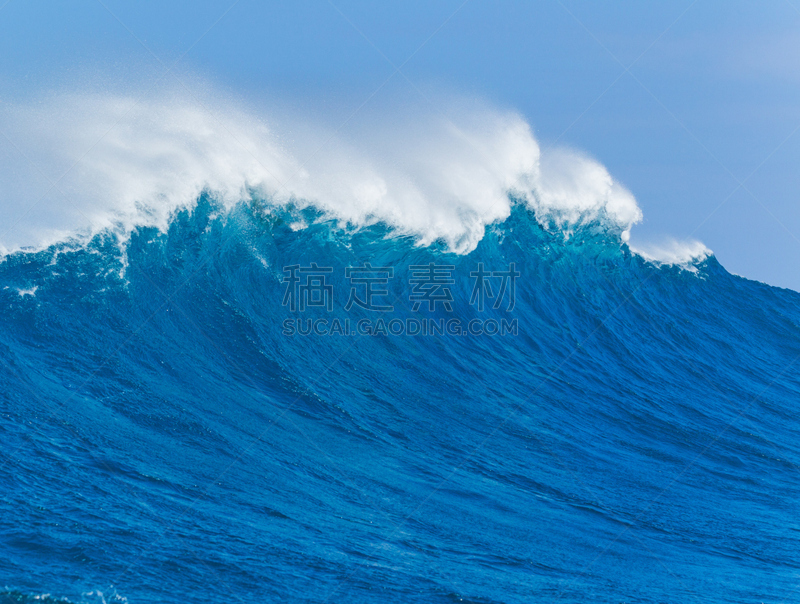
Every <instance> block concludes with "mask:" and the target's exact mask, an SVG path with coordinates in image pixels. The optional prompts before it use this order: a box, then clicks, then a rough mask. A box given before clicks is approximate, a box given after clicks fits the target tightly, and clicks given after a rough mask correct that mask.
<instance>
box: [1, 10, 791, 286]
mask: <svg viewBox="0 0 800 604" xmlns="http://www.w3.org/2000/svg"><path fill="white" fill-rule="evenodd" d="M4 1H5V0H0V6H2V8H0V57H2V59H0V86H2V88H3V89H4V90H3V91H2V92H0V99H3V98H11V97H17V96H20V95H28V94H30V93H35V92H36V91H41V90H42V89H46V88H47V87H48V86H52V85H53V83H54V82H61V83H64V82H69V81H70V79H81V78H87V77H90V76H87V74H91V73H92V72H93V70H97V72H98V73H99V72H103V73H109V71H111V72H113V73H114V75H115V76H116V77H118V78H122V79H124V78H125V77H126V74H127V73H128V72H130V73H134V72H135V73H136V81H137V82H142V81H147V78H153V79H155V78H157V77H159V75H161V74H163V72H164V65H165V64H166V65H171V64H172V63H173V62H174V61H176V60H180V63H178V65H177V67H176V68H175V72H174V73H175V74H176V75H179V74H181V73H187V72H189V73H200V74H203V75H204V76H206V77H208V78H210V79H212V80H213V81H214V82H216V83H217V85H219V86H222V87H223V88H225V89H226V90H228V91H230V92H231V93H232V94H234V95H239V96H241V97H243V98H247V99H258V98H266V97H280V98H282V99H284V100H285V99H294V101H295V102H297V103H301V104H303V105H307V106H308V107H311V108H314V109H315V110H326V111H328V112H329V113H330V114H331V115H333V119H342V120H344V118H345V117H347V116H348V115H350V114H351V113H352V112H353V111H354V110H355V109H357V108H358V107H359V106H361V105H362V104H363V103H364V102H365V101H367V100H368V99H369V100H368V101H367V103H368V105H377V106H379V105H380V104H381V103H386V102H387V100H389V99H390V97H392V96H394V97H398V96H403V95H406V96H407V97H409V98H410V97H413V96H415V95H418V96H419V97H422V98H423V100H424V97H427V96H428V91H432V90H442V89H445V90H449V91H453V92H456V93H458V94H461V95H467V96H470V95H475V96H479V97H481V98H483V99H487V100H489V101H490V102H492V103H494V104H497V105H500V106H502V107H509V108H513V109H516V110H518V111H519V112H520V113H521V114H522V115H523V116H524V117H525V118H526V119H527V120H528V121H529V122H530V123H531V124H532V126H533V128H534V130H535V133H536V135H537V138H539V140H540V141H541V144H542V145H543V146H545V147H546V146H548V145H550V144H555V143H557V144H559V145H567V146H571V147H575V148H578V149H581V150H583V151H585V152H586V153H588V154H590V155H592V156H594V157H595V158H597V159H598V160H599V161H600V162H602V163H603V164H604V165H606V166H607V167H608V169H609V171H610V172H611V174H612V175H613V176H614V177H615V178H616V179H618V180H619V181H620V182H622V183H623V184H624V185H625V186H626V187H627V188H628V189H630V190H631V191H632V192H633V193H634V195H635V196H636V198H637V200H638V202H639V205H640V206H641V208H642V210H643V212H644V216H645V218H644V222H643V223H642V224H639V225H637V226H636V227H635V229H634V231H633V242H634V243H636V242H637V241H639V242H647V241H651V242H658V241H659V240H661V239H663V238H666V237H674V238H678V239H684V238H696V239H699V240H701V241H702V242H703V243H705V244H706V245H707V246H708V247H709V248H711V249H712V250H713V251H714V252H715V254H716V255H717V257H718V259H719V260H720V262H722V264H723V265H724V266H725V267H726V268H727V269H728V270H730V271H731V272H734V273H737V274H740V275H743V276H745V277H749V278H753V279H758V280H761V281H765V282H767V283H770V284H773V285H779V286H783V287H791V288H793V289H795V290H799V291H800V170H798V166H799V165H800V133H798V132H796V130H797V129H798V127H800V0H791V1H789V0H775V1H764V2H736V1H725V2H722V1H707V0H706V1H704V0H697V1H696V2H692V1H691V0H686V1H680V2H679V1H674V2H647V3H644V2H632V1H631V2H614V3H611V2H575V1H572V0H562V1H561V2H558V1H550V0H547V1H542V2H536V1H527V2H521V1H520V2H511V1H494V2H487V1H486V0H467V1H466V2H464V1H463V0H452V1H451V0H448V1H435V0H427V1H426V2H417V1H415V0H404V1H403V2H357V1H351V0H335V2H328V1H327V0H313V1H311V0H299V1H296V2H290V3H285V2H280V3H279V2H256V1H253V0H240V1H239V2H236V3H234V2H233V1H232V0H224V1H207V0H196V1H194V2H163V1H159V2H152V1H138V2H119V1H117V0H102V2H100V1H98V0H74V1H71V2H64V3H55V2H42V1H36V0H8V1H7V2H5V4H3V2H4ZM156 57H157V59H156ZM398 68H399V69H398ZM169 77H172V75H170V76H169ZM387 80H388V81H387ZM190 85H194V84H191V82H190ZM376 91H377V92H376ZM365 115H366V111H365ZM358 120H359V114H358V113H357V114H356V115H355V116H354V117H353V119H352V121H351V122H350V123H349V124H348V126H347V127H353V128H358V126H359V124H358Z"/></svg>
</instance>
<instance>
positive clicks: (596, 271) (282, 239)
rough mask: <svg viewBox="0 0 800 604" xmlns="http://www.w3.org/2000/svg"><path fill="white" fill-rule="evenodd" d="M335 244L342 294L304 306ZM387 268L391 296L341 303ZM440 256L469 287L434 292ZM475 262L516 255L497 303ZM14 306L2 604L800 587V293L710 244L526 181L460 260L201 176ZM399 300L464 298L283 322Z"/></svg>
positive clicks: (27, 270) (14, 292)
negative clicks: (537, 193)
mask: <svg viewBox="0 0 800 604" xmlns="http://www.w3.org/2000/svg"><path fill="white" fill-rule="evenodd" d="M300 220H302V221H303V222H304V223H305V225H306V227H305V228H299V229H298V228H297V226H296V225H295V223H296V222H297V221H300ZM776 261H779V260H776ZM312 263H316V264H317V266H318V267H326V268H327V267H329V268H331V269H332V271H331V272H330V273H329V274H328V277H327V281H326V282H325V283H326V284H327V283H329V284H330V285H331V287H332V289H331V290H329V293H330V295H331V301H332V305H331V306H332V308H331V310H330V311H328V310H327V308H325V307H319V306H315V305H313V304H308V305H307V306H306V308H305V309H303V310H300V308H299V306H298V307H297V308H296V309H295V310H294V311H292V309H291V305H290V304H284V302H286V301H287V298H286V294H287V287H288V288H291V287H292V286H293V284H292V283H291V282H286V281H284V279H286V278H287V272H285V271H284V268H285V267H288V266H293V265H296V266H300V267H310V266H312ZM365 263H370V264H371V266H372V267H391V268H392V271H393V274H392V278H391V279H388V281H387V284H386V285H379V287H385V288H386V289H387V293H386V294H384V295H382V296H381V297H380V301H381V302H383V303H385V304H389V303H391V306H393V310H392V311H391V312H384V313H380V312H376V311H375V310H369V309H365V308H362V307H360V306H359V305H358V304H354V305H352V306H351V307H350V308H349V309H345V307H346V303H347V302H348V299H349V296H350V293H351V283H350V282H349V281H348V280H347V279H346V278H345V269H346V268H347V267H352V266H363V265H364V264H365ZM431 263H433V264H434V265H436V266H451V267H452V270H451V271H450V274H451V275H452V281H453V283H451V284H447V285H446V287H447V289H449V291H450V292H451V293H452V297H453V300H452V304H451V308H452V310H451V311H448V310H447V309H446V308H445V304H444V303H443V301H442V300H439V301H438V302H437V303H435V304H433V309H430V308H429V306H428V304H427V303H423V304H422V305H421V306H420V308H418V309H417V310H416V311H414V310H413V299H412V297H411V296H412V294H413V292H414V289H413V288H414V285H413V284H411V283H409V276H410V275H411V274H412V273H413V272H414V270H415V269H414V268H412V267H419V266H426V265H428V266H429V265H430V264H431ZM480 264H482V265H483V267H485V269H486V270H489V271H499V272H502V271H507V270H509V267H510V266H512V265H513V267H514V268H515V270H517V271H518V272H519V277H518V278H516V280H515V283H514V285H515V291H514V292H512V291H511V290H510V287H508V288H507V289H506V290H505V291H504V292H503V300H502V304H500V305H499V307H497V308H495V303H494V302H495V301H496V300H497V299H498V298H499V296H500V293H501V292H500V287H499V285H500V283H501V281H500V280H498V279H497V278H494V280H493V281H492V284H493V285H492V287H493V289H492V290H491V293H492V294H493V295H494V297H493V298H487V301H486V305H485V307H484V309H483V310H482V311H481V310H479V308H478V306H477V304H470V300H471V298H472V297H473V294H474V293H475V292H474V291H473V290H474V283H475V277H474V276H471V273H475V271H476V270H477V267H478V266H479V265H480ZM289 274H291V273H289ZM507 285H510V284H507ZM444 287H445V286H444V285H440V286H439V287H438V288H434V289H428V290H425V289H424V288H423V290H421V291H428V292H429V293H430V292H433V291H434V290H435V291H438V292H440V293H441V292H443V291H444V289H442V288H444ZM292 293H295V292H292ZM512 293H513V307H512V308H511V309H509V306H510V303H511V298H512ZM0 312H1V313H2V314H1V315H0V316H1V317H2V320H0V604H12V603H14V604H17V603H19V604H30V603H32V602H35V601H36V602H44V603H51V604H55V603H59V604H62V603H63V604H67V603H69V602H74V603H78V602H87V603H97V604H101V603H106V602H107V603H109V604H110V603H111V602H120V603H122V602H128V603H130V604H139V603H142V604H144V603H155V602H175V603H178V602H180V603H192V602H197V603H220V604H223V603H224V604H230V603H232V602H354V603H361V602H426V603H437V602H442V603H445V602H473V603H485V604H489V603H509V604H510V603H523V602H526V603H527V602H563V603H565V604H566V603H573V602H574V603H577V602H581V603H584V602H614V603H620V602H628V603H633V602H703V603H706V602H720V603H722V602H725V603H738V602H741V603H745V602H755V603H758V602H770V603H772V602H774V603H778V602H798V601H800V556H799V555H798V552H800V513H799V512H800V505H799V504H800V471H798V463H800V451H798V445H800V421H798V413H797V408H798V405H800V379H798V375H799V373H798V370H799V369H800V367H799V366H798V362H799V361H800V294H797V293H795V292H793V291H789V290H782V289H778V288H774V287H770V286H767V285H764V284H761V283H757V282H754V281H749V280H747V279H743V278H740V277H737V276H735V275H732V274H730V273H728V272H727V271H726V270H725V269H724V268H723V267H722V266H721V265H720V264H719V263H718V262H717V260H716V258H715V257H714V256H709V257H707V258H703V259H699V260H697V261H696V262H695V263H694V264H692V265H689V266H670V265H662V266H659V265H657V264H654V263H652V262H647V261H645V260H644V259H643V258H642V257H641V256H638V255H636V254H634V253H632V252H631V250H630V249H629V248H628V247H627V245H625V244H622V243H621V242H620V241H619V238H618V237H616V236H613V235H611V234H609V233H607V232H606V231H604V229H603V228H602V227H601V226H600V225H599V224H585V225H583V226H582V227H581V228H578V229H576V230H575V232H573V233H572V234H571V235H570V236H569V237H566V236H565V235H564V233H563V232H561V231H559V230H556V229H554V230H552V231H551V230H549V229H547V228H543V227H542V226H541V225H540V224H539V223H538V222H537V221H536V220H535V218H534V216H533V214H532V213H531V212H530V211H529V210H527V209H525V208H524V207H522V206H521V205H517V206H515V207H514V208H513V211H512V214H511V216H510V218H508V220H506V221H505V222H504V223H502V224H499V225H494V226H492V227H490V228H488V229H487V233H486V236H485V237H484V238H483V240H482V241H481V243H480V244H479V246H478V248H477V249H475V250H474V251H472V252H471V253H469V254H465V255H456V254H452V253H448V251H447V250H446V249H445V248H444V247H443V246H441V245H436V244H434V245H432V246H427V247H425V246H419V245H416V242H415V241H414V240H413V239H411V238H409V237H404V236H402V235H400V234H398V233H395V232H392V231H391V230H390V229H388V228H387V227H385V226H382V225H375V226H372V227H369V228H362V229H359V230H352V229H348V228H347V227H345V226H342V225H340V224H338V223H336V222H332V221H328V220H325V219H324V217H323V216H321V215H319V214H317V213H315V212H314V211H312V210H304V211H300V210H292V209H291V208H290V209H286V210H281V211H278V210H275V209H274V208H272V209H270V208H268V207H267V206H266V205H264V204H262V203H259V202H257V201H253V202H252V203H243V204H240V205H239V206H237V207H236V208H235V209H233V210H230V211H229V210H225V209H223V208H221V207H219V206H218V205H217V204H216V203H215V202H214V201H212V199H211V198H209V197H208V196H205V195H204V196H202V197H201V198H200V199H199V200H198V202H197V206H196V207H195V208H193V210H191V211H188V210H186V211H182V212H179V213H177V214H176V215H175V217H174V219H173V220H172V222H171V224H170V228H169V231H168V232H166V233H162V232H160V231H158V230H156V229H153V228H144V227H142V228H139V229H138V230H136V231H135V232H133V233H132V234H131V236H130V239H129V240H124V241H123V240H121V239H120V236H119V235H115V234H114V233H112V232H107V233H104V234H101V235H98V236H96V237H95V238H94V239H92V241H91V242H90V243H89V244H80V245H79V244H78V243H76V242H73V243H69V242H67V243H61V244H57V245H54V246H51V247H50V248H48V249H46V250H43V251H36V252H34V251H31V252H18V253H15V254H13V255H10V256H8V257H6V258H5V260H4V261H3V262H2V263H0ZM380 318H383V319H384V320H385V321H386V322H387V323H388V322H389V320H392V319H397V320H399V321H398V322H397V323H396V324H395V326H399V325H401V324H402V325H404V326H405V325H407V324H408V320H411V319H417V320H421V319H424V320H426V321H427V320H431V321H433V322H435V323H436V324H437V325H440V324H441V321H445V322H447V321H451V320H453V319H457V322H456V323H451V325H453V327H452V328H451V330H450V332H449V333H448V332H446V333H444V334H441V333H438V332H437V333H434V334H432V335H431V334H428V335H408V334H405V333H404V334H397V335H395V334H393V333H388V330H387V333H384V332H382V330H378V332H379V333H374V330H373V333H372V334H358V333H356V334H355V335H353V332H352V331H351V332H350V334H351V335H342V334H339V333H334V334H332V335H331V334H330V333H327V332H326V331H325V330H324V329H321V330H320V331H321V332H323V333H324V335H319V334H314V333H312V334H311V335H307V336H303V335H300V334H299V333H287V329H286V328H285V325H286V323H285V322H286V321H287V320H289V321H290V322H291V321H296V320H297V319H300V320H301V321H307V320H309V319H311V320H313V321H321V320H324V321H327V323H324V325H326V326H327V327H328V328H329V327H330V325H331V323H332V321H333V320H334V319H338V320H339V322H340V324H342V325H345V324H349V325H350V326H351V329H352V328H353V326H355V325H356V324H357V322H358V321H359V320H362V319H364V320H367V321H370V323H369V325H371V326H372V327H374V326H375V322H376V321H377V320H378V319H380ZM472 320H478V321H479V322H480V324H481V325H484V326H485V325H487V324H490V325H501V324H503V323H502V322H503V321H506V323H505V324H506V325H511V321H516V323H515V324H514V325H515V326H516V330H515V331H516V333H503V334H501V333H497V334H495V335H487V334H486V333H483V334H480V335H476V334H472V333H469V331H468V330H466V331H465V327H466V326H467V325H469V324H470V323H469V322H470V321H472ZM489 321H495V322H496V323H487V322H489ZM348 322H349V323H348ZM295 324H296V323H295ZM303 324H304V323H301V326H302V325H303ZM316 324H317V325H322V323H316ZM456 325H458V326H460V331H459V330H457V329H456V328H455V326H456Z"/></svg>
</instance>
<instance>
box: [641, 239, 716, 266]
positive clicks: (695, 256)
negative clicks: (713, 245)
mask: <svg viewBox="0 0 800 604" xmlns="http://www.w3.org/2000/svg"><path fill="white" fill-rule="evenodd" d="M628 247H629V248H630V250H631V251H632V252H633V253H635V254H638V255H639V256H641V257H642V258H644V259H645V260H647V261H648V262H651V263H653V264H655V265H657V266H664V265H667V266H680V267H682V268H685V269H687V270H690V271H693V272H694V271H696V270H697V267H696V265H697V264H698V263H700V262H703V260H705V259H706V258H708V257H709V256H712V255H713V253H714V252H712V251H711V250H710V249H708V248H707V247H706V246H705V245H704V244H703V243H701V242H700V241H697V240H696V239H689V240H686V241H679V240H677V239H671V238H670V239H666V240H664V241H662V242H660V243H644V244H632V243H630V242H629V243H628Z"/></svg>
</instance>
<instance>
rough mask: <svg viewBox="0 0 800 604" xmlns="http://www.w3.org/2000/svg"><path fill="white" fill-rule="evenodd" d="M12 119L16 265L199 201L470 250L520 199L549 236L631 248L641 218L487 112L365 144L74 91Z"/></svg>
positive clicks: (235, 113)
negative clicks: (323, 217) (306, 213)
mask: <svg viewBox="0 0 800 604" xmlns="http://www.w3.org/2000/svg"><path fill="white" fill-rule="evenodd" d="M2 109H3V110H2V111H0V126H1V127H2V129H3V131H4V132H5V133H6V134H7V136H8V138H9V139H10V141H13V144H12V143H9V142H8V141H5V140H0V153H2V155H0V200H1V201H2V203H0V225H2V226H0V249H1V250H3V251H6V252H7V251H12V250H16V249H20V248H21V247H23V246H33V247H41V246H46V245H49V244H51V243H53V242H54V241H57V240H63V239H65V238H67V237H73V236H75V235H76V233H83V234H84V235H88V234H93V233H96V232H98V231H100V230H102V229H109V228H111V229H118V230H120V231H123V232H125V231H129V230H130V229H132V228H134V227H135V226H137V225H145V224H146V225H153V226H157V227H160V228H166V226H167V224H168V222H169V218H170V216H171V215H172V214H173V213H174V211H175V210H176V209H178V208H182V207H190V206H191V205H192V204H193V203H194V202H195V201H196V199H197V197H198V195H199V194H200V193H201V191H203V190H208V191H210V192H211V193H212V194H213V195H214V196H216V197H217V198H218V199H219V200H220V201H222V202H223V203H225V204H228V205H231V204H235V203H236V202H238V201H240V200H242V199H244V198H247V197H248V196H249V195H250V194H251V193H252V192H253V191H256V192H257V193H258V194H259V195H263V196H264V197H265V198H267V199H271V200H274V202H275V203H277V204H282V203H287V202H289V201H292V202H293V203H295V204H297V205H300V206H303V205H314V206H316V207H318V208H320V209H321V210H323V211H324V212H326V213H327V214H328V215H330V216H332V217H334V218H337V219H339V220H341V221H344V222H347V223H349V224H351V225H355V226H363V225H368V224H372V223H375V222H378V221H382V222H385V223H387V224H389V225H391V226H392V227H395V228H396V229H398V230H399V231H400V232H403V233H407V234H410V235H413V236H415V237H417V238H418V240H419V242H420V243H421V244H429V243H431V242H433V241H436V240H442V241H444V242H445V243H446V244H447V245H448V246H449V247H450V248H451V249H452V250H454V251H456V252H459V253H465V252H468V251H470V250H472V249H474V247H475V246H476V245H477V243H478V242H479V241H480V239H481V238H482V237H483V234H484V231H485V227H486V226H487V225H489V224H492V223H496V222H498V221H502V220H503V219H505V218H506V217H508V215H509V213H510V211H511V204H512V201H511V198H510V194H511V195H512V196H513V197H514V198H516V199H520V200H522V201H523V202H526V203H528V204H529V205H530V207H531V208H532V209H533V211H534V212H535V214H536V216H537V219H538V220H539V221H540V222H542V224H546V225H548V226H553V225H555V226H556V227H558V228H562V229H565V230H569V229H570V228H572V227H573V226H575V225H577V224H580V223H585V222H587V221H600V222H602V223H603V224H604V226H605V227H606V228H607V229H609V230H610V231H611V232H614V233H617V234H618V235H619V236H620V237H621V239H622V240H627V238H628V235H629V233H630V228H631V226H632V225H633V224H635V223H636V222H638V221H639V220H640V219H641V216H642V214H641V211H640V209H639V207H638V205H637V203H636V200H635V198H634V196H633V195H632V194H631V193H630V192H629V191H628V190H627V189H625V188H624V187H623V186H622V185H621V184H620V183H618V182H616V181H615V180H614V179H613V178H612V177H611V175H610V174H609V173H608V171H607V170H606V169H605V168H604V167H603V166H602V165H601V164H599V163H598V162H596V161H594V160H592V159H590V158H588V157H586V156H584V155H581V154H580V153H578V152H575V151H569V150H556V151H552V152H549V153H546V154H544V156H542V154H541V152H540V148H539V145H538V143H537V141H536V139H535V138H534V136H533V134H532V132H531V128H530V126H529V125H528V123H527V122H526V121H525V120H524V119H522V118H521V117H520V116H519V115H518V114H516V113H514V112H509V111H500V110H497V109H493V108H491V107H487V106H481V107H475V106H473V107H472V108H471V109H463V108H461V109H455V108H452V109H448V111H446V112H444V113H439V112H433V111H428V112H422V113H419V112H417V113H415V112H407V114H405V115H403V114H402V112H400V113H398V114H396V115H395V114H393V115H392V118H391V119H390V120H383V121H382V122H380V123H378V124H376V125H375V127H374V128H371V129H370V134H369V135H368V136H366V135H360V136H359V135H349V136H347V135H345V134H343V132H341V131H337V130H335V129H330V128H326V127H325V126H324V125H323V124H314V125H312V126H309V124H308V123H305V124H302V127H301V122H302V120H300V119H299V118H298V117H297V116H294V117H288V118H287V117H285V116H282V117H281V119H270V117H269V116H266V115H262V114H261V113H259V112H256V111H253V110H249V109H246V108H244V107H243V106H240V105H237V104H235V103H233V102H231V101H230V100H227V99H224V98H221V97H220V96H219V95H216V96H215V95H213V94H212V95H206V96H204V97H203V98H202V100H197V99H196V98H195V97H188V96H186V95H180V94H174V93H173V94H160V95H155V96H152V97H149V98H145V99H144V100H137V99H136V98H134V97H129V96H125V95H114V94H97V93H91V94H90V93H64V94H54V95H50V96H49V97H47V98H46V99H42V100H40V101H37V102H30V101H28V102H26V103H16V104H14V103H5V104H4V106H3V108H2ZM444 114H446V115H447V117H444Z"/></svg>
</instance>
